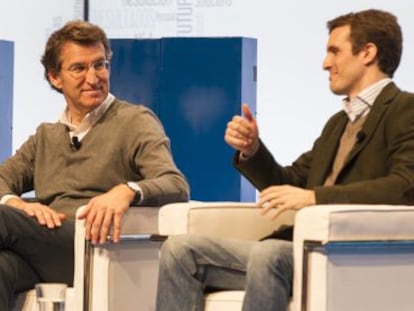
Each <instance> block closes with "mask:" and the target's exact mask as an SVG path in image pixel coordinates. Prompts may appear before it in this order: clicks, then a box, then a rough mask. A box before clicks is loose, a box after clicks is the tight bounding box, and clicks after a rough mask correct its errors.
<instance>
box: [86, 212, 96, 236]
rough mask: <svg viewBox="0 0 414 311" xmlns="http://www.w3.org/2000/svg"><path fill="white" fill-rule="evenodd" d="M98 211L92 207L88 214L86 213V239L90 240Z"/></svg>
mask: <svg viewBox="0 0 414 311" xmlns="http://www.w3.org/2000/svg"><path fill="white" fill-rule="evenodd" d="M95 216H96V211H95V210H94V209H90V210H89V212H88V214H87V215H85V217H86V220H85V239H86V240H90V239H91V236H92V235H91V230H92V223H93V222H94V220H95Z"/></svg>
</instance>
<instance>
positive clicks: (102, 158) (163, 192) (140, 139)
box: [0, 100, 189, 219]
mask: <svg viewBox="0 0 414 311" xmlns="http://www.w3.org/2000/svg"><path fill="white" fill-rule="evenodd" d="M126 181H137V182H138V184H139V186H140V187H141V189H142V192H143V195H144V201H143V202H142V205H144V206H160V205H163V204H166V203H169V202H176V201H186V200H188V196H189V187H188V184H187V182H186V180H185V178H184V176H183V175H182V173H181V172H180V171H179V170H178V169H177V167H176V166H175V164H174V162H173V159H172V155H171V150H170V143H169V139H168V138H167V137H166V135H165V133H164V130H163V127H162V125H161V123H160V121H159V120H158V118H157V117H156V116H155V115H154V113H153V112H152V111H151V110H149V109H148V108H146V107H144V106H137V105H131V104H128V103H126V102H122V101H119V100H115V102H114V103H112V105H111V106H110V107H109V109H108V110H107V111H106V112H105V114H104V115H103V116H102V117H101V119H100V120H98V122H97V123H96V124H95V125H94V126H93V127H92V128H91V129H90V130H89V132H88V133H87V134H86V136H85V137H84V138H83V139H82V146H81V148H80V149H79V150H73V149H72V148H71V146H70V138H69V133H68V128H67V126H66V125H64V124H62V123H59V122H58V123H53V124H50V123H43V124H41V125H40V126H39V127H38V128H37V130H36V133H35V134H34V135H32V136H30V137H29V139H28V140H27V141H26V142H25V143H24V144H23V145H22V146H21V148H20V149H19V150H18V151H17V152H16V153H15V154H14V155H13V156H12V157H11V158H9V159H8V160H6V161H5V162H4V163H2V164H1V165H0V197H2V196H3V195H6V194H16V195H21V194H22V193H24V192H28V191H31V190H35V194H36V199H37V200H39V201H40V202H42V203H44V204H46V205H48V206H50V207H51V208H53V209H55V210H57V211H61V212H63V213H65V214H66V215H67V216H68V217H69V218H72V219H73V218H74V215H75V212H76V209H77V208H78V207H79V206H81V205H83V204H85V203H87V202H88V201H89V199H91V198H92V197H94V196H96V195H99V194H102V193H105V192H107V191H108V190H110V189H111V188H112V187H114V186H115V185H118V184H121V183H125V182H126Z"/></svg>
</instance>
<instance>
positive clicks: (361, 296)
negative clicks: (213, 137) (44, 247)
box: [159, 202, 414, 311]
mask: <svg viewBox="0 0 414 311" xmlns="http://www.w3.org/2000/svg"><path fill="white" fill-rule="evenodd" d="M293 218H294V214H293V213H291V212H289V213H285V214H282V215H281V217H280V218H279V219H278V220H277V221H276V222H274V223H273V222H271V221H268V220H266V219H264V218H263V217H261V216H259V215H258V213H257V210H256V209H255V208H254V207H253V204H248V203H247V204H246V203H231V202H216V203H205V202H204V203H202V202H192V203H186V204H185V205H182V203H175V204H169V205H166V206H163V207H162V208H161V210H160V213H159V233H160V234H162V235H176V234H203V235H209V236H221V237H232V238H242V239H258V238H260V237H263V236H265V235H266V234H268V233H270V232H271V231H273V230H274V229H276V228H277V227H278V226H280V225H281V224H285V223H292V222H293ZM229 224H232V225H231V226H229ZM294 258H295V259H294V260H295V262H294V265H295V270H294V271H295V272H294V290H293V292H294V293H293V299H292V301H291V304H290V306H289V310H295V311H298V310H301V311H328V310H329V311H331V310H335V311H342V310H353V311H355V310H358V311H359V310H361V311H362V310H365V311H366V310H376V311H382V310H399V311H400V310H412V309H413V307H414V295H412V293H411V292H412V289H413V281H412V280H414V207H408V206H386V205H384V206H381V205H319V206H318V205H315V206H310V207H307V208H304V209H302V210H300V211H299V212H298V213H296V216H295V232H294ZM242 300H243V291H219V292H215V293H211V294H208V295H207V296H206V307H205V310H208V311H213V310H214V311H219V310H220V311H221V310H223V311H224V310H226V311H229V310H231V311H236V310H237V311H239V310H241V305H242Z"/></svg>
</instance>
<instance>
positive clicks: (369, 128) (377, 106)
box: [344, 83, 399, 168]
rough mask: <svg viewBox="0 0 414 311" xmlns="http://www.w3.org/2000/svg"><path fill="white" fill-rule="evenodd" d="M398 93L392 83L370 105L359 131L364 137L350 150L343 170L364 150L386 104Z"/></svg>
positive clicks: (385, 108)
mask: <svg viewBox="0 0 414 311" xmlns="http://www.w3.org/2000/svg"><path fill="white" fill-rule="evenodd" d="M398 92H399V89H398V88H397V87H396V85H395V84H394V83H390V84H388V85H387V86H386V87H385V88H384V90H383V91H382V92H381V93H380V94H379V95H378V97H377V99H376V100H375V102H374V104H373V105H372V108H371V111H370V113H369V115H368V118H367V120H366V121H365V123H364V125H363V127H362V130H361V131H362V132H363V133H364V137H363V139H362V140H361V141H360V142H356V143H355V146H354V148H353V149H352V150H351V152H350V154H349V156H348V159H347V161H346V162H345V164H344V168H345V167H346V165H347V164H348V163H349V162H351V161H352V159H354V158H355V157H356V156H357V155H358V153H359V152H361V150H362V149H364V147H365V146H366V145H367V144H368V142H369V141H370V140H371V137H372V135H373V134H374V132H375V130H376V128H377V127H378V124H379V122H380V120H381V117H382V115H383V114H384V112H385V111H386V110H387V106H388V104H390V103H391V102H392V100H393V98H394V97H395V96H396V95H397V94H398Z"/></svg>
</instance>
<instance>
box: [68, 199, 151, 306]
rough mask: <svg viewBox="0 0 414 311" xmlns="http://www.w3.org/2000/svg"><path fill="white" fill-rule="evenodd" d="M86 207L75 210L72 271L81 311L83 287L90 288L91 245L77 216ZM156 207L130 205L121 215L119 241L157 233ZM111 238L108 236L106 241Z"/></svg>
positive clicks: (83, 225)
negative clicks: (73, 263)
mask: <svg viewBox="0 0 414 311" xmlns="http://www.w3.org/2000/svg"><path fill="white" fill-rule="evenodd" d="M85 208H86V206H81V207H79V208H78V210H77V211H76V221H75V239H74V250H75V271H74V279H73V286H74V294H75V297H76V306H75V307H76V311H83V310H85V308H84V301H85V291H84V290H85V289H88V290H89V291H90V290H91V289H90V288H89V285H90V284H88V273H90V272H89V271H87V270H88V269H90V264H91V263H90V262H88V261H89V260H92V258H90V257H91V256H90V252H89V248H91V247H93V245H91V244H90V243H89V242H86V241H85V220H79V219H77V216H78V215H79V214H80V213H81V212H82V211H83V210H84V209H85ZM158 211H159V208H158V207H131V208H129V209H128V211H127V212H126V213H125V215H124V216H123V217H122V224H121V242H122V241H123V240H129V239H130V238H131V237H132V238H137V237H138V238H139V236H150V235H153V234H157V233H158ZM110 241H111V239H110V237H108V242H110ZM86 298H88V297H86Z"/></svg>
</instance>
